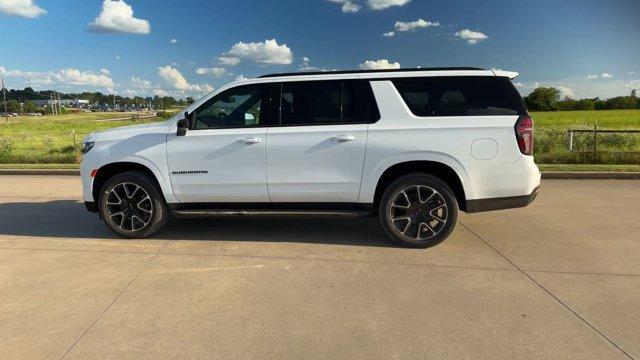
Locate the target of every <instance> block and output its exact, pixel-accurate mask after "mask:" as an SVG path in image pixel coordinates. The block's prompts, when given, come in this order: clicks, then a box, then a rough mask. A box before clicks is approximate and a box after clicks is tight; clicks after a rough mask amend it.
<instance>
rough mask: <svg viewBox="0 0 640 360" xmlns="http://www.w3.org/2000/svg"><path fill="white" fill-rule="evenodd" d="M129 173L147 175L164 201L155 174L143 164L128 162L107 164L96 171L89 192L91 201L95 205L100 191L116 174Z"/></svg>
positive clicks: (160, 186) (162, 192) (161, 188)
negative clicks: (137, 172) (136, 172)
mask: <svg viewBox="0 0 640 360" xmlns="http://www.w3.org/2000/svg"><path fill="white" fill-rule="evenodd" d="M129 171H139V172H142V173H144V174H146V175H148V176H149V177H150V178H151V180H152V181H153V183H154V184H155V185H156V186H157V187H158V190H159V192H160V194H161V195H162V197H163V200H165V201H166V198H165V196H164V191H163V187H162V185H161V184H160V182H159V181H158V177H157V176H156V174H155V173H154V172H153V171H152V170H151V169H150V168H149V167H147V166H145V165H143V164H140V163H136V162H129V161H122V162H114V163H109V164H106V165H103V166H102V167H100V168H99V169H98V171H97V172H96V176H95V177H94V179H93V185H92V190H91V191H92V195H93V200H94V201H95V202H96V203H98V200H99V195H100V190H101V189H102V187H103V186H104V184H105V183H106V182H107V181H108V180H109V179H111V178H112V177H114V176H116V175H118V174H122V173H125V172H129Z"/></svg>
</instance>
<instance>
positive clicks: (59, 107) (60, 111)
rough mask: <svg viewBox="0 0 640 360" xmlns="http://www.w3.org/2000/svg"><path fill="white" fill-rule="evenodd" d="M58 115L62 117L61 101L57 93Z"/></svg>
mask: <svg viewBox="0 0 640 360" xmlns="http://www.w3.org/2000/svg"><path fill="white" fill-rule="evenodd" d="M58 115H62V101H60V93H58Z"/></svg>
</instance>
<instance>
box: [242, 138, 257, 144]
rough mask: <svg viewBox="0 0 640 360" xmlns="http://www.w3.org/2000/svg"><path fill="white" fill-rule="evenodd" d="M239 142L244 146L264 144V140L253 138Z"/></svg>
mask: <svg viewBox="0 0 640 360" xmlns="http://www.w3.org/2000/svg"><path fill="white" fill-rule="evenodd" d="M238 141H239V142H241V143H243V144H259V143H261V142H262V139H260V138H255V137H252V138H245V139H240V140H238Z"/></svg>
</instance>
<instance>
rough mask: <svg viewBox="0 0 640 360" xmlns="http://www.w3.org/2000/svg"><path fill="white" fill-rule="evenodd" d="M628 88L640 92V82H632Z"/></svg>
mask: <svg viewBox="0 0 640 360" xmlns="http://www.w3.org/2000/svg"><path fill="white" fill-rule="evenodd" d="M626 86H627V87H628V88H629V89H631V90H640V80H631V81H629V82H628V83H627V84H626Z"/></svg>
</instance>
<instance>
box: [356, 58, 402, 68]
mask: <svg viewBox="0 0 640 360" xmlns="http://www.w3.org/2000/svg"><path fill="white" fill-rule="evenodd" d="M360 69H362V70H385V69H400V63H397V62H394V63H390V62H389V60H386V59H380V60H376V61H372V60H367V61H365V62H363V63H362V64H360Z"/></svg>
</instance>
